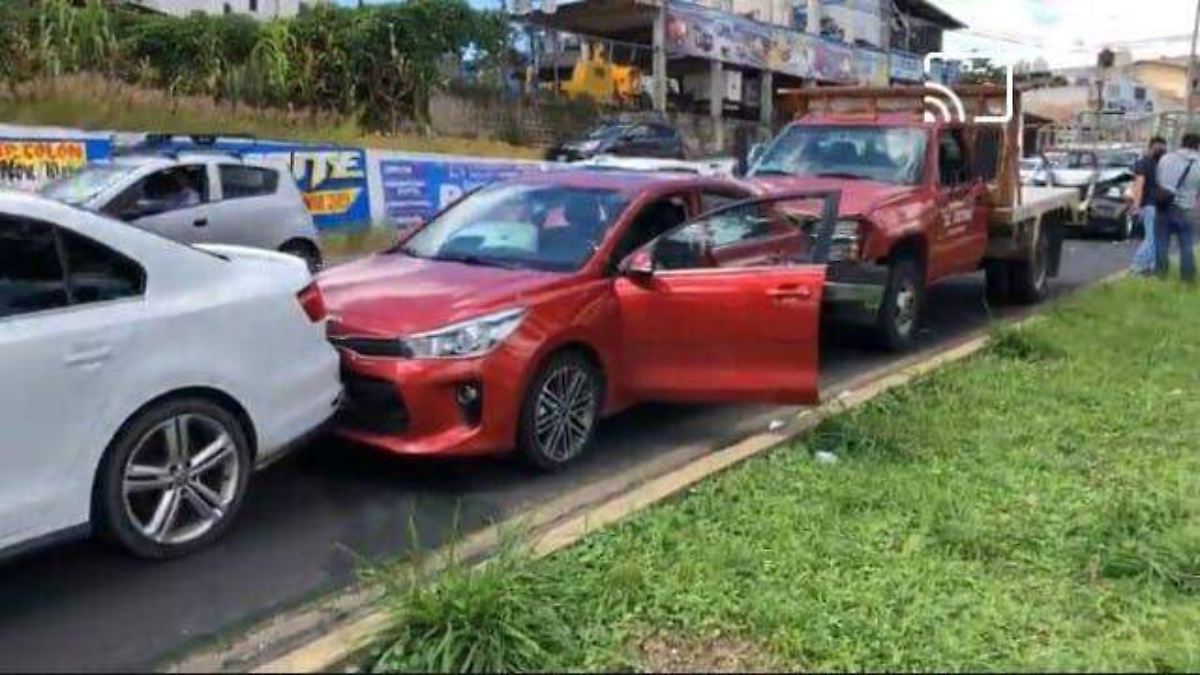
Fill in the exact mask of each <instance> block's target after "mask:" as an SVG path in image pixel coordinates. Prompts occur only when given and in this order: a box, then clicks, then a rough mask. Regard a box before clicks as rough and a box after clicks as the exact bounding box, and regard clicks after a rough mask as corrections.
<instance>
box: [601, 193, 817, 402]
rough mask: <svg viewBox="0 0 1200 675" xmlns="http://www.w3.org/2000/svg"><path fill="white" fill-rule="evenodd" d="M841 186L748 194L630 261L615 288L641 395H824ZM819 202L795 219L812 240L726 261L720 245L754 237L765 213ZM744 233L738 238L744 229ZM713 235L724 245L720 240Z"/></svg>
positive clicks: (728, 398) (632, 378)
mask: <svg viewBox="0 0 1200 675" xmlns="http://www.w3.org/2000/svg"><path fill="white" fill-rule="evenodd" d="M837 197H838V193H837V192H806V193H793V194H790V195H781V196H776V197H770V198H765V199H759V200H753V201H746V202H739V203H737V204H734V205H732V206H727V207H724V208H721V209H718V210H716V211H712V212H709V213H707V214H705V215H702V216H700V217H699V218H697V219H695V220H693V221H691V222H689V223H687V224H685V225H683V226H681V227H679V228H677V229H675V230H673V231H671V232H668V233H667V234H665V235H663V236H662V237H660V238H659V239H657V240H655V241H653V242H651V243H650V244H648V245H647V246H645V247H643V248H641V249H639V250H638V251H636V252H634V253H633V255H631V256H630V257H629V258H627V259H626V260H625V262H624V263H623V264H622V265H621V275H620V276H619V277H618V278H617V279H616V281H615V283H614V288H615V292H616V296H617V299H618V303H619V309H620V313H621V322H622V324H621V325H622V335H621V340H622V349H623V364H622V368H623V375H624V378H623V379H624V381H625V382H626V384H627V386H628V388H629V391H630V393H631V394H632V395H633V396H634V397H635V398H637V399H640V400H658V401H681V402H684V401H686V402H734V401H739V402H740V401H747V402H748V401H770V402H779V403H803V404H812V403H816V402H817V401H818V400H819V391H818V379H819V370H818V351H819V326H820V307H821V297H822V291H823V290H824V284H825V260H826V259H827V258H828V250H829V242H830V239H831V238H832V233H833V223H834V220H835V214H836V213H837ZM801 201H805V202H806V203H811V202H813V201H816V203H817V206H816V207H815V208H812V209H809V211H808V212H809V213H810V214H814V213H815V214H819V215H817V216H815V217H809V218H807V219H806V222H802V220H803V219H799V218H797V219H794V220H793V222H794V223H795V225H796V227H797V228H799V227H800V226H801V225H804V226H806V227H807V228H808V229H807V231H804V232H798V235H800V236H802V237H803V239H804V240H805V241H806V242H808V244H809V245H807V246H805V247H804V249H805V250H804V251H803V252H801V253H798V254H797V255H795V256H793V257H792V258H791V259H788V260H772V261H769V262H765V261H762V260H750V261H745V260H744V259H741V258H739V257H734V258H732V259H729V260H731V262H729V263H727V264H722V263H721V262H719V261H720V260H721V258H722V257H723V256H722V249H723V248H726V247H728V246H730V245H733V244H736V245H740V246H750V245H753V243H754V240H755V239H759V238H761V236H762V235H761V233H762V231H763V229H762V223H763V221H764V220H767V221H774V220H778V219H779V218H780V217H781V213H782V212H783V211H781V210H783V209H786V210H787V212H794V208H795V205H796V204H799V203H800V202H801ZM737 233H741V237H740V238H738V239H737V240H736V241H734V235H735V234H737ZM714 242H715V244H714Z"/></svg>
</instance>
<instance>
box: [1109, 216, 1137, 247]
mask: <svg viewBox="0 0 1200 675" xmlns="http://www.w3.org/2000/svg"><path fill="white" fill-rule="evenodd" d="M1133 220H1134V218H1133V211H1126V212H1125V215H1124V216H1122V217H1121V224H1120V226H1118V227H1117V230H1116V232H1113V239H1115V240H1116V241H1129V240H1130V239H1132V238H1133V229H1134V225H1133Z"/></svg>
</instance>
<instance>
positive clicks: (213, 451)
mask: <svg viewBox="0 0 1200 675" xmlns="http://www.w3.org/2000/svg"><path fill="white" fill-rule="evenodd" d="M241 463H242V462H241V455H240V454H239V453H238V448H237V445H236V442H235V441H234V438H233V434H232V433H230V430H228V429H226V428H225V427H224V425H222V424H221V423H220V422H218V421H217V420H215V419H213V418H212V417H209V416H207V415H200V414H182V415H177V416H175V417H171V418H169V419H167V420H165V421H163V422H161V423H159V424H158V425H156V426H154V427H153V428H151V429H150V430H149V431H147V432H146V433H145V434H144V435H143V436H142V437H141V438H140V439H138V441H137V444H136V445H135V446H134V450H133V452H131V453H130V454H129V459H128V461H127V462H126V463H125V469H124V474H123V476H124V478H123V481H122V487H121V494H122V500H123V502H124V506H125V515H126V517H127V518H128V519H129V522H130V524H131V525H132V526H133V527H134V529H136V530H137V531H138V532H139V533H141V534H142V536H144V537H146V538H147V539H149V540H151V541H154V542H156V543H158V544H165V545H180V544H186V543H188V542H190V541H194V540H196V539H198V538H200V537H202V536H204V534H205V533H206V532H208V531H209V530H211V529H212V528H213V527H215V526H217V525H218V524H219V523H220V522H221V521H222V520H223V519H225V518H226V517H227V516H228V514H229V512H230V507H231V505H232V504H233V502H234V500H235V499H236V498H237V492H238V484H239V479H240V477H241V472H242V471H243V470H245V468H244V467H242V466H241Z"/></svg>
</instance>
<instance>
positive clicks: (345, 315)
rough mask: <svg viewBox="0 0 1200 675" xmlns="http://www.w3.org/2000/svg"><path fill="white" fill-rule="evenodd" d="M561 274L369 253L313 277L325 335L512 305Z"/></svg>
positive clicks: (443, 321) (405, 326)
mask: <svg viewBox="0 0 1200 675" xmlns="http://www.w3.org/2000/svg"><path fill="white" fill-rule="evenodd" d="M566 279H567V277H566V276H565V275H563V274H556V273H552V272H540V271H534V270H510V269H503V268H499V267H485V266H480V265H467V264H463V263H456V262H448V261H438V260H426V259H421V258H413V257H411V256H406V255H402V254H398V253H397V254H381V255H374V256H371V257H369V258H365V259H363V260H359V261H356V262H352V263H349V264H346V265H339V266H337V267H332V268H329V269H327V270H325V271H324V272H322V273H321V274H320V275H319V276H318V277H317V283H318V285H319V286H320V287H321V291H322V293H323V295H324V297H325V305H326V307H328V309H329V316H330V332H331V333H333V334H335V335H337V334H343V335H345V334H355V335H386V336H391V335H405V334H411V333H417V332H421V331H427V330H432V329H435V328H439V327H441V326H445V325H447V324H452V323H455V322H458V321H464V320H467V319H470V318H473V317H476V316H480V315H482V314H487V313H489V312H492V311H500V310H504V309H507V308H509V307H513V306H517V305H520V304H522V303H523V302H525V301H527V299H528V298H529V297H530V296H531V295H533V294H534V293H537V292H539V291H545V290H548V289H550V288H552V287H554V286H556V285H560V284H562V283H565V280H566Z"/></svg>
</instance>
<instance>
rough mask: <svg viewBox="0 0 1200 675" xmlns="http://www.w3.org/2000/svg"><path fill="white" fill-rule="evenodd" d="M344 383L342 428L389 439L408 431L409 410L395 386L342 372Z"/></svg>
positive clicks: (340, 416)
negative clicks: (381, 435)
mask: <svg viewBox="0 0 1200 675" xmlns="http://www.w3.org/2000/svg"><path fill="white" fill-rule="evenodd" d="M342 383H343V385H344V386H345V391H346V401H345V404H344V405H343V406H342V410H341V412H340V413H339V415H338V422H339V423H340V424H341V425H342V426H343V427H346V428H348V429H354V430H357V431H365V432H368V433H376V434H389V435H398V434H403V433H405V432H407V431H408V409H407V408H406V407H405V405H404V398H403V397H402V396H401V395H400V392H399V391H397V390H396V387H395V385H394V384H393V383H392V382H389V381H388V380H381V379H377V378H373V377H366V376H363V375H359V374H357V373H354V372H351V371H348V370H345V369H343V370H342Z"/></svg>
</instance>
